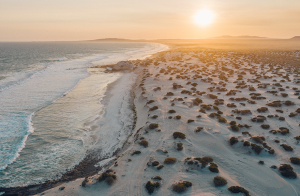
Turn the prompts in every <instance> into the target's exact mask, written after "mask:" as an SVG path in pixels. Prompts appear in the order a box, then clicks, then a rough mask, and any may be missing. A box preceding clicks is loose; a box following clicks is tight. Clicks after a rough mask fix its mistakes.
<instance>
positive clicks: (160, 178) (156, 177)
mask: <svg viewBox="0 0 300 196" xmlns="http://www.w3.org/2000/svg"><path fill="white" fill-rule="evenodd" d="M152 179H153V180H162V177H160V176H155V177H152Z"/></svg>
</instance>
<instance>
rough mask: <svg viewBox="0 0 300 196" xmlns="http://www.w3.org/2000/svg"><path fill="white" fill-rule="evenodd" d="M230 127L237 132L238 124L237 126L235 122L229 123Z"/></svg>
mask: <svg viewBox="0 0 300 196" xmlns="http://www.w3.org/2000/svg"><path fill="white" fill-rule="evenodd" d="M230 128H231V130H232V131H234V132H238V131H239V130H240V128H239V126H237V125H236V124H233V125H231V126H230Z"/></svg>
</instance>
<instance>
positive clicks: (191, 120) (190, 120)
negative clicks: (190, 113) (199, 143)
mask: <svg viewBox="0 0 300 196" xmlns="http://www.w3.org/2000/svg"><path fill="white" fill-rule="evenodd" d="M194 121H195V120H193V119H189V120H188V121H187V123H191V122H194Z"/></svg>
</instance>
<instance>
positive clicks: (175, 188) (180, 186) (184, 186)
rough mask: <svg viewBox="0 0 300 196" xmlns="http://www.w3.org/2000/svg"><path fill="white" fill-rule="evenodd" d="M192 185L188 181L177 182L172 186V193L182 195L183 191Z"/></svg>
mask: <svg viewBox="0 0 300 196" xmlns="http://www.w3.org/2000/svg"><path fill="white" fill-rule="evenodd" d="M192 185H193V184H192V183H191V182H189V181H183V182H179V183H177V184H174V185H173V188H172V189H173V191H174V192H176V193H183V192H184V191H186V189H187V188H188V187H191V186H192Z"/></svg>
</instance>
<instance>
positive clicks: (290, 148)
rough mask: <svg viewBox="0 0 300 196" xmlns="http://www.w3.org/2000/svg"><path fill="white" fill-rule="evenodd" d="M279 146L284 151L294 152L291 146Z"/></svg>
mask: <svg viewBox="0 0 300 196" xmlns="http://www.w3.org/2000/svg"><path fill="white" fill-rule="evenodd" d="M280 146H281V147H282V148H283V149H284V150H285V151H293V150H294V149H293V148H292V147H291V146H289V145H287V144H281V145H280Z"/></svg>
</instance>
